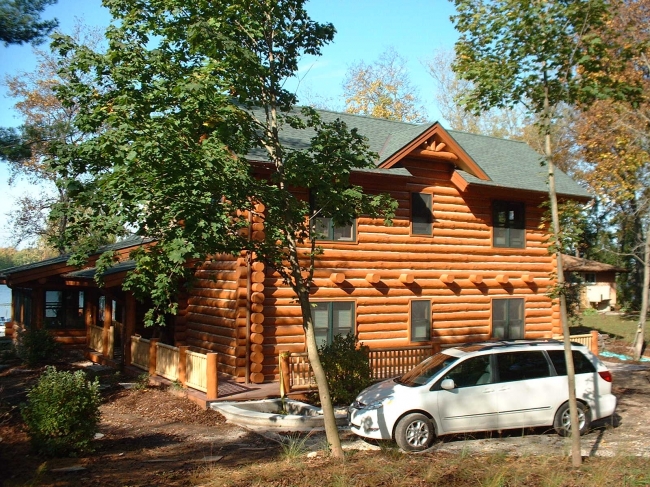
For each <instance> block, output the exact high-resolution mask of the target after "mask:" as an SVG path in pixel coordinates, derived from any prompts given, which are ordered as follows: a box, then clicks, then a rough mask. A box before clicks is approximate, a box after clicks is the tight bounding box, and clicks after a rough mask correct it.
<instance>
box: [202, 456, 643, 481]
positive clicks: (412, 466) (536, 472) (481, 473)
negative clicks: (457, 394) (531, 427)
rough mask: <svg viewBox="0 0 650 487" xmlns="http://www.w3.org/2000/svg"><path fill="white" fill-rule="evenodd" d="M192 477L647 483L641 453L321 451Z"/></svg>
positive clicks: (227, 479) (226, 468)
mask: <svg viewBox="0 0 650 487" xmlns="http://www.w3.org/2000/svg"><path fill="white" fill-rule="evenodd" d="M193 480H194V481H195V482H197V483H201V484H202V485H205V486H212V485H214V486H216V485H219V486H238V487H245V486H250V487H253V486H260V487H261V486H265V487H276V486H277V487H279V486H291V487H301V486H305V487H306V486H309V487H338V486H345V487H366V486H376V485H390V486H394V487H407V486H408V487H420V486H440V487H443V486H444V487H460V486H470V485H471V486H486V487H487V486H490V487H498V486H508V487H515V486H522V487H523V486H549V487H554V486H557V487H561V486H572V487H609V486H612V487H614V486H615V487H619V486H637V485H648V482H649V481H650V462H648V459H647V458H642V457H627V456H616V457H612V458H604V457H592V458H587V459H585V461H584V464H583V466H582V467H580V468H579V469H576V468H574V467H573V466H572V465H571V459H570V458H569V457H566V456H541V455H540V456H508V455H503V454H493V455H487V454H486V455H476V454H474V455H468V456H467V455H465V456H463V455H461V454H451V453H442V452H434V453H426V454H419V455H408V454H401V455H395V454H394V453H392V452H384V451H373V452H347V453H346V461H345V462H344V463H340V462H336V461H334V460H331V459H329V458H328V457H327V456H324V455H320V456H318V457H316V458H307V457H306V456H305V455H302V456H297V457H294V458H293V459H292V460H291V461H290V462H287V461H284V462H272V461H269V462H266V463H251V464H249V465H240V466H239V467H238V468H237V469H236V470H233V469H232V468H231V467H220V466H218V465H215V466H213V467H212V468H211V469H210V470H209V471H208V470H203V471H202V472H197V474H196V475H195V476H194V479H193Z"/></svg>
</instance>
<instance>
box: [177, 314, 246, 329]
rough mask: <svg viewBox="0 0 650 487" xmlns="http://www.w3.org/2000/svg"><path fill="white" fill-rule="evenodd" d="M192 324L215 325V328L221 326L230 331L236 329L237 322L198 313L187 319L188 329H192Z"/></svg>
mask: <svg viewBox="0 0 650 487" xmlns="http://www.w3.org/2000/svg"><path fill="white" fill-rule="evenodd" d="M192 323H202V324H204V325H215V326H221V327H224V328H228V329H232V328H235V320H233V319H230V318H224V317H222V316H210V315H203V314H198V313H191V314H190V315H189V316H188V317H187V327H188V328H192Z"/></svg>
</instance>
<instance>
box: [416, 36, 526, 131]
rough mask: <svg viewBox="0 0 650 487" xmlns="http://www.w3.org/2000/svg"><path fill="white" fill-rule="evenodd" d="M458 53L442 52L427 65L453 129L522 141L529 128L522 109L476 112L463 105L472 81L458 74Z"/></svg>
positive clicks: (439, 103)
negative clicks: (455, 64)
mask: <svg viewBox="0 0 650 487" xmlns="http://www.w3.org/2000/svg"><path fill="white" fill-rule="evenodd" d="M453 63H454V53H453V51H450V50H444V49H439V50H437V51H435V52H434V53H433V54H432V56H431V58H429V59H428V60H427V61H425V62H424V65H425V67H426V69H427V71H428V72H429V75H431V77H432V78H433V80H434V82H435V84H436V96H435V97H436V102H437V103H438V109H439V110H440V112H441V114H442V116H443V118H444V119H445V120H446V121H447V122H449V127H450V128H452V129H453V130H459V131H461V132H469V133H472V134H481V135H490V136H492V137H499V138H507V139H515V140H519V139H521V137H522V133H523V130H524V127H525V114H524V113H523V110H522V108H521V107H516V108H514V109H497V108H493V109H490V110H488V111H484V112H481V113H473V112H471V111H470V110H469V109H467V107H465V106H463V105H462V104H461V103H460V99H461V98H462V96H463V94H464V93H466V92H467V91H468V90H470V89H471V82H470V81H468V80H466V79H463V78H461V77H460V76H459V75H458V74H456V73H455V72H454V71H453V69H452V65H453Z"/></svg>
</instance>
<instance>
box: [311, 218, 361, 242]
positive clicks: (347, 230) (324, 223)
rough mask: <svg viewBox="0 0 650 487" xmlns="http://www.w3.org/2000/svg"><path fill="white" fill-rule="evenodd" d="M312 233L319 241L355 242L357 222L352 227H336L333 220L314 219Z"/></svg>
mask: <svg viewBox="0 0 650 487" xmlns="http://www.w3.org/2000/svg"><path fill="white" fill-rule="evenodd" d="M313 221H314V224H313V227H312V232H313V233H314V235H315V236H316V238H317V239H319V240H331V241H335V242H354V239H355V226H356V225H355V224H356V220H355V221H353V222H352V223H351V224H350V225H344V226H340V227H339V226H335V225H334V222H333V221H332V219H331V218H314V220H313Z"/></svg>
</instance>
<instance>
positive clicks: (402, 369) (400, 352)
mask: <svg viewBox="0 0 650 487" xmlns="http://www.w3.org/2000/svg"><path fill="white" fill-rule="evenodd" d="M553 339H555V340H562V336H554V337H553ZM571 341H572V342H575V343H579V344H581V345H585V346H586V347H587V348H589V349H590V350H591V351H592V353H594V354H598V332H597V331H592V332H591V333H588V334H585V335H571ZM438 350H439V348H438V347H437V346H434V347H431V346H424V347H411V348H381V349H375V350H370V366H371V368H372V379H373V380H376V381H379V380H384V379H390V378H391V377H396V376H398V375H402V374H404V373H406V372H408V371H409V370H410V369H412V368H413V367H414V366H416V365H417V364H419V363H420V362H422V361H423V360H424V359H426V358H427V357H430V356H431V355H433V354H434V353H436V352H437V351H438ZM289 385H290V390H300V389H313V388H314V387H316V382H315V380H314V375H313V372H312V370H311V367H310V365H309V360H308V358H307V354H306V353H292V354H290V355H289Z"/></svg>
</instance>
